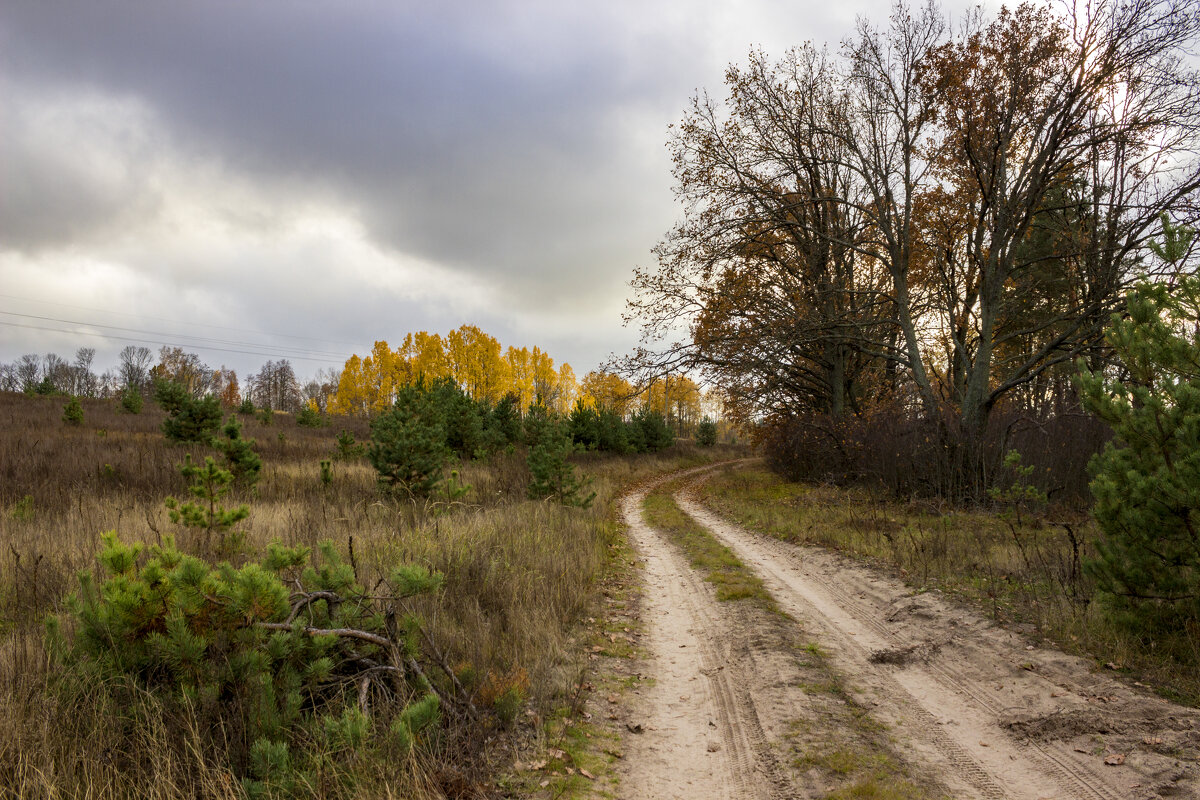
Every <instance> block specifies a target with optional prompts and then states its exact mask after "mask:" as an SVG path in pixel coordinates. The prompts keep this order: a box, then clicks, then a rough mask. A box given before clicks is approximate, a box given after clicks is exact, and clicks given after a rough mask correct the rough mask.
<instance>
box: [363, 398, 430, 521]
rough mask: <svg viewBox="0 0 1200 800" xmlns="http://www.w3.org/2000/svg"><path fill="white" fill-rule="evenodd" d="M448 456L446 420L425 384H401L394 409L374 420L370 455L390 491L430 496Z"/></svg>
mask: <svg viewBox="0 0 1200 800" xmlns="http://www.w3.org/2000/svg"><path fill="white" fill-rule="evenodd" d="M449 457H450V450H449V448H448V447H447V446H446V428H445V422H444V421H443V418H442V415H441V414H440V413H439V409H438V408H437V404H436V402H435V399H434V397H433V395H432V394H431V393H430V392H428V391H426V390H425V388H424V387H423V386H419V385H412V384H410V385H406V386H403V387H401V388H400V389H399V391H398V392H397V394H396V402H395V403H394V404H393V406H392V407H391V409H389V410H388V412H387V413H385V414H382V415H380V416H379V417H376V418H375V419H374V420H372V421H371V446H370V447H369V448H368V450H367V458H368V459H369V460H370V462H371V465H372V466H373V467H375V470H376V471H377V472H378V473H379V482H380V484H381V485H383V486H384V487H385V488H387V489H389V490H391V491H395V490H403V491H405V492H407V493H409V494H410V495H413V496H417V497H427V496H428V495H429V493H430V492H431V491H432V490H433V488H434V487H435V486H437V484H438V483H440V482H441V480H442V477H443V471H444V470H445V467H446V462H447V460H448V459H449Z"/></svg>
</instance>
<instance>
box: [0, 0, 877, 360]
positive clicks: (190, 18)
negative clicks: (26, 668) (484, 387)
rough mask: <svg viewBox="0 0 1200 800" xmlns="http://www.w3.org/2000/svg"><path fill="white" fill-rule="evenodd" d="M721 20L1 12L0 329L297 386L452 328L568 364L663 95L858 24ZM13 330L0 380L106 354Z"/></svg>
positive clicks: (89, 5)
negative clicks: (270, 358)
mask: <svg viewBox="0 0 1200 800" xmlns="http://www.w3.org/2000/svg"><path fill="white" fill-rule="evenodd" d="M734 5H735V4H725V3H716V2H712V3H693V2H676V3H645V2H639V3H633V2H614V3H602V4H573V3H562V2H520V3H499V4H493V3H453V4H431V3H399V4H397V3H388V2H348V3H338V4H330V3H318V2H295V3H283V2H255V3H245V2H237V3H233V2H189V3H148V2H147V3H134V2H115V1H114V2H77V3H71V4H66V3H54V2H51V3H44V2H33V1H32V0H30V1H29V2H10V3H6V4H5V6H4V8H3V10H2V11H0V70H2V74H0V93H2V96H3V98H4V103H3V104H0V283H2V285H3V287H4V288H3V289H0V293H2V294H0V310H3V311H7V312H16V313H20V314H26V315H33V316H45V317H53V318H61V319H69V320H73V321H75V322H92V323H96V324H106V325H123V326H127V327H130V328H135V329H144V330H153V331H156V332H162V331H164V330H165V332H167V333H171V332H178V333H179V334H180V335H183V334H187V335H201V334H200V332H201V330H202V328H201V327H200V326H202V325H209V326H220V327H224V328H228V329H234V330H236V331H238V332H239V333H237V335H236V336H235V337H234V339H236V341H238V342H240V343H242V344H245V345H261V346H264V347H273V348H278V352H281V353H283V352H292V353H293V354H294V355H296V356H298V357H299V356H302V355H303V354H304V353H305V352H307V351H306V350H305V349H304V348H313V347H319V349H320V350H321V351H322V352H323V353H324V354H327V355H323V356H322V357H325V358H327V360H326V361H320V360H312V361H305V360H302V359H298V360H297V368H298V370H299V371H301V372H302V373H303V372H306V371H307V372H311V371H312V370H314V369H316V368H317V367H319V366H327V365H329V364H331V363H334V362H336V360H337V358H338V357H339V355H340V354H343V353H345V354H348V353H349V352H351V351H354V350H357V351H359V352H362V351H363V350H364V349H365V348H367V347H369V346H370V344H371V342H372V341H374V340H375V339H390V340H395V339H398V338H401V337H402V336H403V334H404V333H405V332H406V331H409V330H414V329H428V330H436V331H446V330H448V329H450V328H454V327H457V326H458V325H460V324H463V323H468V322H469V323H475V324H479V325H480V326H481V327H483V328H484V329H485V330H488V331H490V332H492V333H494V334H495V335H496V336H498V337H499V338H500V339H501V341H503V342H504V343H506V344H515V345H518V346H520V345H522V344H531V345H532V344H538V345H540V346H541V347H543V348H544V349H547V350H548V351H549V352H550V353H551V354H552V355H553V356H555V357H556V358H558V359H560V360H566V361H570V362H571V363H572V364H574V365H575V366H576V369H577V370H578V371H580V372H583V371H586V370H588V369H591V368H594V367H595V366H596V365H597V363H598V362H599V361H600V360H602V359H603V358H604V356H605V355H606V354H607V353H609V352H610V351H614V350H615V351H622V350H625V349H627V348H628V347H630V346H631V345H632V344H633V341H634V333H633V332H632V331H630V330H626V329H624V328H622V327H621V324H620V312H621V309H622V305H623V298H624V295H625V291H626V281H627V280H628V278H629V275H630V273H631V270H632V269H633V267H634V266H636V265H638V264H646V263H648V262H649V260H650V258H651V256H650V254H649V250H650V248H651V247H652V246H653V244H654V243H655V241H656V240H657V239H659V238H660V237H661V236H662V235H663V234H664V233H665V232H666V231H667V230H668V228H669V227H670V226H671V224H672V223H673V221H674V220H675V219H676V217H677V216H678V214H679V211H678V209H677V208H676V207H675V206H674V204H673V202H672V197H671V192H670V186H671V177H670V164H669V161H668V159H667V153H666V150H665V147H664V143H665V141H666V137H667V126H668V125H669V124H670V123H671V122H673V121H675V120H677V119H678V118H679V117H680V116H681V114H682V111H683V108H684V106H685V105H686V103H687V100H688V97H689V96H690V95H692V94H694V93H695V92H696V91H697V90H698V89H703V88H707V89H709V90H710V91H713V92H714V93H717V94H720V93H721V91H722V88H721V85H720V84H721V79H722V73H723V70H724V68H725V66H726V65H727V64H728V63H730V62H737V61H742V60H744V58H745V55H746V52H747V51H748V49H749V48H750V47H751V46H756V45H760V46H762V47H764V48H765V49H766V50H767V51H768V52H775V53H778V52H782V50H783V49H784V48H785V47H787V46H789V45H791V44H797V43H800V42H802V41H805V40H809V39H811V40H816V41H826V40H828V41H832V42H835V43H836V41H837V40H838V39H840V38H841V37H843V36H845V35H847V34H849V33H850V31H851V28H852V25H853V15H854V13H855V11H856V10H863V11H868V12H870V13H873V14H878V15H879V16H880V17H881V18H882V16H883V13H882V11H881V10H879V11H877V10H872V9H870V8H869V7H868V8H863V9H854V8H852V7H848V6H841V7H838V8H836V9H835V8H832V7H831V4H817V3H794V2H770V1H769V0H761V2H758V3H739V4H736V8H735V7H734ZM881 21H882V19H881ZM104 311H108V312H111V313H107V314H106V313H102V312H104ZM14 320H17V321H23V322H22V324H25V325H26V327H13V326H12V325H11V324H10V325H9V326H7V327H0V360H12V359H13V358H15V357H16V356H17V355H19V354H20V353H22V352H45V351H47V350H54V349H57V350H59V351H62V352H70V351H71V350H72V349H73V348H74V347H77V346H96V347H97V348H98V349H99V350H100V351H101V357H98V359H97V361H98V363H102V362H103V356H104V354H105V353H109V352H112V353H115V351H116V350H118V349H120V347H121V346H123V345H124V344H125V343H127V342H126V341H124V340H117V339H112V338H110V339H107V340H99V339H98V340H89V339H86V338H81V336H80V335H79V332H80V331H83V330H88V329H87V328H83V327H79V326H72V327H71V330H72V331H73V332H72V333H54V332H51V331H47V330H44V329H45V328H48V327H53V326H52V325H50V324H44V325H36V326H35V325H32V323H31V322H30V319H29V317H13V316H12V315H11V313H10V315H9V316H5V317H0V321H8V322H10V323H11V322H12V321H14ZM118 320H123V321H118ZM151 320H157V321H154V322H151ZM57 327H58V328H60V329H61V328H64V327H67V326H64V325H63V324H58V325H57ZM90 330H92V331H93V332H96V333H105V331H106V330H107V329H101V328H91V329H90ZM109 333H111V331H109ZM297 336H307V337H313V338H315V339H320V340H321V341H322V342H323V344H320V345H314V344H313V343H312V342H311V341H309V340H305V341H309V344H307V345H302V344H301V343H300V341H301V340H299V339H296V338H292V337H297ZM192 349H195V350H197V351H199V352H201V354H202V355H203V356H204V357H205V358H206V360H209V361H211V362H220V361H222V360H225V361H227V362H228V363H231V364H234V365H237V366H238V367H239V368H243V369H246V368H250V369H253V368H255V367H256V366H257V364H258V363H260V362H261V360H262V359H257V358H255V357H254V356H252V355H249V354H247V353H241V354H238V353H234V352H230V351H231V350H234V349H237V348H228V349H227V350H224V351H220V350H218V351H214V352H213V353H211V354H206V353H204V352H203V350H204V348H202V347H194V348H192ZM242 349H247V348H242ZM309 355H311V353H309Z"/></svg>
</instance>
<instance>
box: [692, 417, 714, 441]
mask: <svg viewBox="0 0 1200 800" xmlns="http://www.w3.org/2000/svg"><path fill="white" fill-rule="evenodd" d="M716 443H717V423H716V422H714V421H712V420H711V419H709V418H708V417H705V418H704V419H702V420H700V424H699V425H697V426H696V444H698V445H700V446H701V447H712V446H713V445H714V444H716Z"/></svg>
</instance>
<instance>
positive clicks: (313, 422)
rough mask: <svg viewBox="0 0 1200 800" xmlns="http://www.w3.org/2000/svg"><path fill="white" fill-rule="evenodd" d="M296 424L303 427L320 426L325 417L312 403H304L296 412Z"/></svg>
mask: <svg viewBox="0 0 1200 800" xmlns="http://www.w3.org/2000/svg"><path fill="white" fill-rule="evenodd" d="M296 424H297V425H299V426H301V427H303V428H320V427H323V426H324V425H325V418H324V417H322V416H321V412H319V411H317V409H316V408H315V407H314V406H313V405H312V404H310V403H305V404H304V405H303V406H302V407H301V408H300V410H299V411H298V412H296Z"/></svg>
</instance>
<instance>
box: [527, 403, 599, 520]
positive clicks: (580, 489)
mask: <svg viewBox="0 0 1200 800" xmlns="http://www.w3.org/2000/svg"><path fill="white" fill-rule="evenodd" d="M525 431H526V432H525V435H526V439H527V441H528V442H529V455H528V464H529V474H530V481H529V497H530V498H531V499H534V500H541V499H544V498H550V497H552V498H554V499H555V500H557V501H558V502H560V503H562V504H563V505H569V506H579V507H581V508H587V507H588V506H590V505H591V504H592V501H593V500H594V499H595V498H596V493H595V492H591V493H590V494H587V495H585V494H584V493H585V492H586V491H587V488H588V486H589V485H590V483H591V481H590V480H588V479H584V480H581V479H580V478H579V476H578V475H576V473H575V465H574V464H572V463H570V462H569V461H568V460H567V458H568V456H570V455H571V453H573V452H574V451H575V444H574V443H573V442H572V441H571V434H570V423H569V422H566V421H563V420H560V419H556V418H555V417H553V416H552V415H550V414H549V413H548V412H547V411H546V410H545V409H544V408H541V407H540V406H538V407H535V408H531V409H530V412H529V416H527V417H526V419H525Z"/></svg>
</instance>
